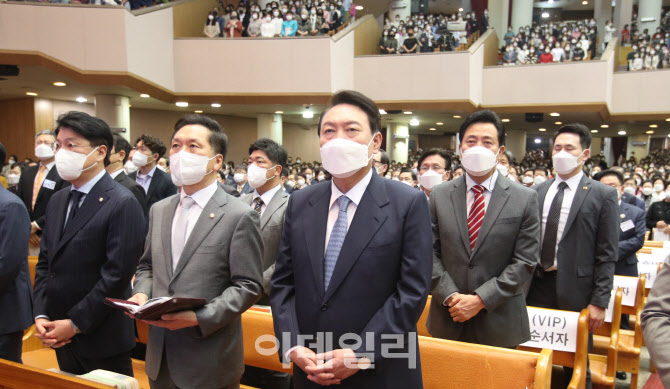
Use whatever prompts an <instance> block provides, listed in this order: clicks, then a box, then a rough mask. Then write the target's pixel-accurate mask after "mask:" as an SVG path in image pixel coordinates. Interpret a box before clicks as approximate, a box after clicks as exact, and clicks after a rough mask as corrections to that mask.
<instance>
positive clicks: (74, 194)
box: [63, 190, 84, 235]
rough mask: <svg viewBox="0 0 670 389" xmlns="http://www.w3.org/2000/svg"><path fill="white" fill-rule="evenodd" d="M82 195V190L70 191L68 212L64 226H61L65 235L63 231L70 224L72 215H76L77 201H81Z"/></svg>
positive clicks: (72, 218)
mask: <svg viewBox="0 0 670 389" xmlns="http://www.w3.org/2000/svg"><path fill="white" fill-rule="evenodd" d="M83 196H84V192H80V191H78V190H72V191H70V213H68V215H67V221H66V222H65V228H63V235H65V231H67V228H68V227H70V226H71V225H72V221H73V220H74V217H75V216H76V215H77V210H79V203H80V202H81V198H82V197H83ZM73 228H74V227H73Z"/></svg>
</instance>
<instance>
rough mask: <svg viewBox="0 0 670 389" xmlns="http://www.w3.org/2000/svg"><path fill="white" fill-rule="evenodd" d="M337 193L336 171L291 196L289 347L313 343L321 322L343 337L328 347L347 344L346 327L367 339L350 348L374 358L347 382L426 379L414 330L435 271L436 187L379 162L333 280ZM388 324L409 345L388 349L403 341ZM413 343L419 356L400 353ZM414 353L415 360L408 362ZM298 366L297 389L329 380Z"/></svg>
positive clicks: (285, 270)
mask: <svg viewBox="0 0 670 389" xmlns="http://www.w3.org/2000/svg"><path fill="white" fill-rule="evenodd" d="M330 197H331V182H330V181H327V182H322V183H318V184H315V185H311V186H308V187H306V188H305V189H302V190H299V191H295V192H293V194H292V195H291V197H290V199H289V202H288V206H287V209H286V216H285V222H284V229H283V232H282V237H281V243H280V246H279V254H278V257H277V261H276V265H275V271H274V275H273V277H272V291H271V294H270V302H271V305H272V315H273V318H274V327H275V334H276V336H277V338H278V339H279V341H280V350H279V351H280V356H281V358H283V356H284V354H285V353H286V352H287V351H288V350H289V349H290V348H291V347H293V346H297V345H305V344H304V343H303V342H301V343H299V342H298V340H297V339H298V336H299V335H306V336H313V338H312V342H313V341H314V338H316V337H317V333H318V332H325V333H326V334H328V333H330V334H332V339H333V341H332V343H333V344H331V345H329V344H327V343H328V342H325V343H326V344H325V347H326V351H328V350H332V349H338V348H343V347H341V346H340V345H339V340H340V337H341V336H342V335H343V334H350V333H351V334H358V335H359V336H360V337H361V340H362V343H361V344H359V345H358V347H352V346H350V347H349V348H352V349H353V350H354V352H356V353H357V356H358V357H361V356H363V355H361V353H365V354H366V356H367V357H368V358H370V359H371V360H372V362H373V364H374V368H370V369H368V370H361V371H358V372H357V373H355V374H354V375H352V376H351V377H349V378H347V379H345V380H343V381H342V383H341V385H338V387H340V388H386V389H392V388H402V389H406V388H421V387H422V379H421V364H420V361H419V355H418V346H417V338H416V336H411V335H409V333H416V322H417V320H418V319H419V316H421V312H422V311H423V309H424V307H425V304H426V299H427V295H428V292H429V288H430V282H431V274H432V233H431V226H430V215H429V210H428V202H427V201H426V196H425V195H424V194H423V192H421V191H418V190H416V189H412V188H409V187H408V186H406V185H403V184H401V183H399V182H395V181H391V180H385V179H383V178H381V177H379V176H378V175H377V174H376V173H375V172H374V171H373V172H372V177H371V180H370V183H369V185H368V187H367V189H366V190H365V192H364V194H363V197H362V198H361V201H360V204H358V206H357V208H356V213H355V215H354V218H353V220H352V222H351V225H350V226H349V229H348V231H347V235H346V238H345V240H344V243H343V245H342V249H341V251H340V255H339V258H338V260H337V264H336V266H335V269H334V271H333V275H332V278H331V280H330V284H329V286H328V289H327V290H324V280H323V279H324V257H325V255H324V253H325V241H326V228H327V221H328V211H329V206H330ZM370 333H372V335H371V334H370ZM383 334H399V336H400V337H402V338H403V339H404V341H403V342H402V345H403V347H400V348H396V349H392V352H394V353H396V354H395V358H387V357H386V356H385V355H384V356H382V346H381V345H382V343H385V344H388V343H394V341H386V342H383V340H382V339H381V338H382V335H383ZM284 337H287V339H286V340H287V342H284V341H283V338H284ZM318 337H319V340H324V337H325V338H327V337H328V335H325V336H324V335H322V334H319V335H318ZM309 343H310V342H307V346H308V345H309ZM368 344H370V345H371V347H370V348H368V347H367V345H368ZM412 348H413V349H414V350H415V352H414V353H413V354H412V355H411V356H410V357H404V358H399V355H398V354H397V353H407V352H408V349H409V350H411V349H412ZM313 350H315V351H316V352H320V351H318V350H316V349H314V348H313ZM321 351H323V350H321ZM410 360H411V362H412V363H416V368H415V369H410V368H408V365H409V362H410ZM293 372H294V376H293V378H294V384H295V388H296V389H303V388H317V387H320V386H319V385H317V384H315V383H314V382H312V381H309V380H308V379H307V376H306V374H305V372H303V371H302V370H301V369H300V368H299V367H297V366H296V365H294V369H293Z"/></svg>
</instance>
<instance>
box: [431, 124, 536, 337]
mask: <svg viewBox="0 0 670 389" xmlns="http://www.w3.org/2000/svg"><path fill="white" fill-rule="evenodd" d="M458 136H459V140H460V144H461V146H460V154H461V160H462V162H463V168H464V169H465V171H466V174H465V175H464V176H462V177H459V178H457V179H455V180H453V181H450V182H448V183H446V184H444V185H437V186H436V187H434V188H433V190H432V193H431V195H430V210H431V217H432V223H433V251H434V255H433V287H432V294H433V299H432V300H431V306H430V313H429V315H428V321H427V323H426V327H427V328H428V331H429V332H430V334H431V335H432V336H434V337H439V338H445V339H451V340H458V341H461V342H468V343H479V344H486V345H489V346H498V347H516V346H518V345H519V344H521V343H524V342H526V341H527V340H529V339H530V328H529V324H528V312H527V310H526V299H525V293H524V292H525V290H524V287H525V286H527V285H528V282H529V281H530V279H531V277H532V275H533V271H534V270H535V267H536V266H537V264H538V257H539V247H540V220H539V216H538V214H537V193H536V192H535V191H534V190H532V189H529V188H526V187H523V186H521V185H519V184H517V183H513V182H511V181H510V180H508V179H507V178H505V177H503V176H502V175H500V174H499V173H498V169H497V168H496V166H497V164H498V161H499V158H500V157H499V156H500V155H503V154H504V152H505V146H504V142H505V128H504V127H503V124H502V121H501V120H500V118H499V117H498V115H496V114H495V113H494V112H492V111H478V112H475V113H473V114H471V115H470V116H468V118H467V119H465V121H464V122H463V124H462V125H461V128H460V131H459V135H458ZM422 168H423V166H422ZM440 172H441V173H444V167H442V170H440ZM438 178H441V177H438ZM454 221H455V222H454Z"/></svg>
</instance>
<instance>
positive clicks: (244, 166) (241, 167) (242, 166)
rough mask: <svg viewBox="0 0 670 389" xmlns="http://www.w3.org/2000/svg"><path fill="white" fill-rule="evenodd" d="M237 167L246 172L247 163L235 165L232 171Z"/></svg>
mask: <svg viewBox="0 0 670 389" xmlns="http://www.w3.org/2000/svg"><path fill="white" fill-rule="evenodd" d="M237 169H242V170H244V172H245V173H246V172H247V165H245V164H241V165H237V166H235V169H233V172H234V171H235V170H237Z"/></svg>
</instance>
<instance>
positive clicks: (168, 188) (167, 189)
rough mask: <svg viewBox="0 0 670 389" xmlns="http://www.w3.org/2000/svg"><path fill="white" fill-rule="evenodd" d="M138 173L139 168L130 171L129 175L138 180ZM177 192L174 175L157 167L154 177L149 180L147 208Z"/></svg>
mask: <svg viewBox="0 0 670 389" xmlns="http://www.w3.org/2000/svg"><path fill="white" fill-rule="evenodd" d="M138 173H139V170H138V171H136V172H133V173H130V174H129V175H128V177H130V178H131V179H132V180H133V181H137V174H138ZM176 193H177V187H176V186H175V185H174V183H173V182H172V177H171V176H170V175H169V174H167V173H165V172H164V171H162V170H161V169H159V168H156V170H154V175H153V177H151V182H149V189H148V190H147V209H151V207H152V206H153V205H154V204H156V203H157V202H159V201H161V200H163V199H164V198H166V197H170V196H172V195H173V194H176Z"/></svg>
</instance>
